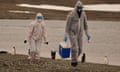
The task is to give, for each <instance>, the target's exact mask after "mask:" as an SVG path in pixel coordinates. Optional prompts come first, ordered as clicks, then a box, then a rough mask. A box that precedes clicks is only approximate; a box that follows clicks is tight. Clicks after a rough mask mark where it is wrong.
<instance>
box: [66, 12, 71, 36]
mask: <svg viewBox="0 0 120 72" xmlns="http://www.w3.org/2000/svg"><path fill="white" fill-rule="evenodd" d="M71 22H72V16H71V14H68V16H67V24H66V33H67V34H70V29H71V24H72V23H71Z"/></svg>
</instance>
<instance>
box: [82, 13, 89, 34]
mask: <svg viewBox="0 0 120 72" xmlns="http://www.w3.org/2000/svg"><path fill="white" fill-rule="evenodd" d="M83 15H84V30H85V33H86V34H88V24H87V16H86V14H85V12H84V13H83Z"/></svg>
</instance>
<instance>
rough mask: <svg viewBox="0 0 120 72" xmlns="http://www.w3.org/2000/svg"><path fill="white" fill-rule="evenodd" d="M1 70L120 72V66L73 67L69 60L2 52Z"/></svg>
mask: <svg viewBox="0 0 120 72" xmlns="http://www.w3.org/2000/svg"><path fill="white" fill-rule="evenodd" d="M0 72H120V66H110V65H103V64H92V63H83V64H82V63H79V65H78V67H77V68H72V67H71V66H70V61H67V60H52V59H49V58H41V59H40V60H35V61H30V60H28V59H27V56H24V55H11V54H0Z"/></svg>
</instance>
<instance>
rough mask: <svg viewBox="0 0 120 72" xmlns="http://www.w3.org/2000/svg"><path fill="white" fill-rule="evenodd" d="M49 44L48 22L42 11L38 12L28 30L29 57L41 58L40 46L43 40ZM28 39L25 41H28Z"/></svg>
mask: <svg viewBox="0 0 120 72" xmlns="http://www.w3.org/2000/svg"><path fill="white" fill-rule="evenodd" d="M43 39H44V41H45V44H47V45H48V40H47V32H46V24H45V22H44V17H43V15H42V14H41V13H37V15H36V18H35V20H34V21H33V22H31V24H30V26H29V31H28V42H29V44H30V56H29V59H40V47H41V43H42V41H43ZM26 42H27V40H25V41H24V43H26Z"/></svg>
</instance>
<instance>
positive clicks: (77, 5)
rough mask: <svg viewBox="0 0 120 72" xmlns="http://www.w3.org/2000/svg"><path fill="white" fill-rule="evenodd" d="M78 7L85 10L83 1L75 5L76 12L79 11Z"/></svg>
mask: <svg viewBox="0 0 120 72" xmlns="http://www.w3.org/2000/svg"><path fill="white" fill-rule="evenodd" d="M78 7H81V8H83V4H82V2H81V1H77V3H76V4H75V8H74V9H75V10H77V9H78Z"/></svg>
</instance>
